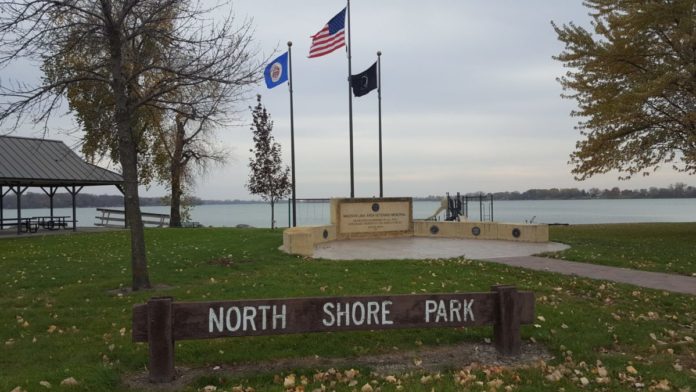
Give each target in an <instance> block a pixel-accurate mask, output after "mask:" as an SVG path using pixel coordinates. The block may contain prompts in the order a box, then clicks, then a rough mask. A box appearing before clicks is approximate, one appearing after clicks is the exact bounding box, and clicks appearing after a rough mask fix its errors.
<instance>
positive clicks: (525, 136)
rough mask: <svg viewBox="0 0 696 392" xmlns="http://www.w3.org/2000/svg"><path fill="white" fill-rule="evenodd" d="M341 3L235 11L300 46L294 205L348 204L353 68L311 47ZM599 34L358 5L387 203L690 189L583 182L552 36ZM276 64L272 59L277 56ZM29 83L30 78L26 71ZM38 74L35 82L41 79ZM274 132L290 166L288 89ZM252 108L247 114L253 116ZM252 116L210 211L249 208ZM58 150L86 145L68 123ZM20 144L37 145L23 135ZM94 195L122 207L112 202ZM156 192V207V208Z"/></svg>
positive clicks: (269, 47)
mask: <svg viewBox="0 0 696 392" xmlns="http://www.w3.org/2000/svg"><path fill="white" fill-rule="evenodd" d="M345 5H346V3H345V1H340V0H302V1H293V2H290V1H278V0H238V1H236V2H234V3H233V8H234V11H235V13H236V14H237V16H238V18H240V20H241V19H244V18H250V19H253V24H254V26H255V33H254V37H255V41H256V44H257V45H258V48H259V50H260V54H261V55H263V56H269V55H271V54H274V53H276V54H280V53H282V52H284V51H285V50H286V42H287V41H288V40H291V41H293V43H294V44H293V66H294V70H293V79H294V91H295V94H294V103H295V146H296V163H297V168H296V170H297V197H298V198H310V197H331V196H349V195H350V177H349V144H348V140H349V139H348V86H347V81H346V78H347V74H348V63H347V58H346V52H345V50H344V49H339V50H337V51H335V52H333V53H331V54H329V55H327V56H324V57H320V58H314V59H308V58H307V54H308V52H309V46H310V42H311V40H310V38H309V37H310V35H312V34H314V33H316V32H317V31H318V30H320V29H321V28H322V27H323V25H324V24H325V23H326V22H328V20H329V19H330V18H331V17H333V16H334V15H335V14H336V13H338V12H339V11H340V10H341V9H342V8H343V7H345ZM551 21H555V22H558V23H566V22H569V21H574V22H576V23H578V24H581V25H585V26H587V25H589V18H588V16H587V10H586V9H585V8H583V7H582V5H581V0H562V1H558V0H526V1H513V0H497V1H492V0H487V1H484V0H430V1H416V0H408V1H406V0H380V1H374V0H373V1H368V0H353V1H352V2H351V28H352V31H351V35H352V37H351V38H352V44H353V46H352V55H353V62H352V64H353V73H358V72H360V71H362V70H364V69H366V68H367V67H369V66H370V65H371V64H372V63H373V62H374V61H376V52H377V50H381V51H382V53H383V55H382V116H383V117H382V123H383V153H384V192H385V196H425V195H430V194H444V193H445V192H463V193H466V192H475V191H484V192H493V191H504V190H510V191H512V190H519V191H524V190H526V189H529V188H551V187H578V188H590V187H600V188H606V187H613V186H619V187H621V188H643V187H649V186H667V185H669V184H671V183H674V182H678V181H681V182H686V183H688V184H691V185H693V182H694V181H693V178H692V177H689V176H687V175H684V174H680V173H676V172H674V171H672V170H671V169H670V168H668V167H665V168H663V169H661V170H659V171H658V172H657V173H656V174H654V175H652V176H650V177H646V178H643V177H641V178H636V179H633V180H631V181H623V182H619V181H618V180H617V174H616V173H614V174H607V175H603V176H597V177H596V178H593V179H591V180H588V181H584V182H577V181H574V180H573V176H572V175H571V174H570V170H571V167H570V166H569V165H568V164H567V161H568V156H569V154H570V153H571V152H572V151H573V149H574V146H575V142H576V141H577V140H578V138H579V137H580V136H579V132H578V131H576V130H575V129H574V128H573V127H574V125H575V122H576V119H573V118H571V117H570V115H569V113H570V111H571V110H572V109H573V108H574V106H575V103H574V102H573V101H569V100H564V99H561V98H560V93H561V87H560V85H559V84H558V82H556V80H555V79H556V78H557V77H558V76H560V75H562V74H563V73H564V69H563V67H562V65H561V64H560V63H558V62H557V61H554V60H553V59H552V58H551V57H552V56H553V55H555V54H558V53H559V52H560V51H561V50H562V45H561V44H560V43H559V42H558V41H557V39H556V36H555V33H554V31H553V29H552V27H551V24H550V22H551ZM274 51H275V52H274ZM20 70H21V71H20ZM32 72H33V71H31V70H30V69H27V67H12V68H10V69H7V70H5V71H4V72H3V73H6V75H5V76H3V77H2V78H3V80H7V79H8V78H13V77H14V78H20V79H21V78H27V77H30V76H31V75H32ZM34 72H38V71H34ZM256 93H260V94H262V96H263V102H264V103H265V105H266V107H267V109H268V110H269V112H270V113H271V115H272V118H273V120H274V122H275V128H274V134H275V137H276V140H277V141H278V142H280V143H281V145H282V149H283V155H284V157H285V162H286V163H287V164H289V163H290V121H289V93H288V89H287V86H286V85H282V86H278V87H276V88H274V89H272V90H267V89H266V88H265V86H258V88H256V89H254V90H253V91H251V93H250V98H251V99H253V94H256ZM251 104H253V101H252V100H250V101H249V105H251ZM240 109H244V110H243V113H244V116H243V118H242V119H241V121H240V123H239V126H236V127H230V128H227V129H220V130H219V132H218V138H219V141H220V142H221V143H222V144H224V145H225V146H227V147H228V148H229V149H230V150H231V151H232V154H233V156H232V157H231V159H230V162H229V163H228V164H227V165H225V166H223V167H218V168H214V169H212V170H211V171H210V172H209V173H208V174H207V175H206V176H204V177H201V178H199V179H198V183H197V186H196V190H195V194H196V195H197V196H199V197H202V198H209V199H249V198H255V197H252V196H250V195H249V194H248V192H247V191H246V189H245V187H244V184H245V183H246V180H247V177H248V175H249V169H248V160H249V155H250V153H249V149H250V148H251V146H252V135H251V131H250V130H249V122H250V117H251V116H250V114H249V111H248V110H246V108H245V107H242V108H240ZM353 118H354V148H355V155H354V157H355V192H356V196H359V197H369V196H374V195H378V194H379V171H378V136H377V135H378V133H377V132H378V117H377V94H376V91H374V92H372V93H370V94H368V95H366V96H364V97H361V98H354V99H353ZM54 124H55V126H54V127H52V128H53V131H52V132H51V134H50V135H48V136H49V137H50V138H52V139H61V140H65V141H66V143H68V145H71V146H73V145H76V144H77V143H78V141H79V140H78V139H79V135H67V134H66V132H65V131H64V129H66V128H68V126H67V125H65V124H66V120H56V121H55V123H54ZM15 134H16V135H20V136H37V133H36V132H35V131H32V130H30V129H28V128H23V129H22V130H20V131H19V132H17V133H15ZM87 192H99V193H101V192H103V193H116V192H117V191H116V190H115V189H110V188H105V189H103V190H102V189H99V190H96V189H95V190H88V191H87ZM164 192H165V191H164V189H163V188H162V187H159V186H152V187H151V188H149V189H147V190H145V189H144V190H143V193H144V194H145V195H150V196H156V195H157V196H159V195H162V194H164Z"/></svg>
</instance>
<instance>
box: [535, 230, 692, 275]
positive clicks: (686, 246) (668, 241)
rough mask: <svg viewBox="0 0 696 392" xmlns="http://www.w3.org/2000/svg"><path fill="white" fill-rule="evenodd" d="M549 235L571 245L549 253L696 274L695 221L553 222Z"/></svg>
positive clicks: (627, 265)
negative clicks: (565, 248) (594, 223)
mask: <svg viewBox="0 0 696 392" xmlns="http://www.w3.org/2000/svg"><path fill="white" fill-rule="evenodd" d="M550 236H551V241H556V242H563V243H565V244H568V245H570V246H571V248H570V249H568V250H565V251H563V252H557V253H552V254H548V256H550V257H554V258H559V259H565V260H574V261H583V262H587V263H594V264H604V265H611V266H616V267H626V268H634V269H639V270H645V271H657V272H669V273H675V274H681V275H688V276H696V223H632V224H613V225H575V226H552V227H551V230H550Z"/></svg>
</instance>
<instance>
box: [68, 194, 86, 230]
mask: <svg viewBox="0 0 696 392" xmlns="http://www.w3.org/2000/svg"><path fill="white" fill-rule="evenodd" d="M82 188H84V187H79V188H78V187H76V186H75V185H73V186H72V187H70V188H69V187H67V186H66V187H65V190H67V191H68V193H70V196H71V197H72V230H73V231H77V208H76V205H75V197H76V196H77V194H78V193H80V191H81V190H82Z"/></svg>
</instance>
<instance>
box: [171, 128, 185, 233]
mask: <svg viewBox="0 0 696 392" xmlns="http://www.w3.org/2000/svg"><path fill="white" fill-rule="evenodd" d="M185 135H186V134H185V129H184V123H183V122H182V121H181V120H180V119H178V118H177V120H176V135H175V136H174V152H173V153H172V159H171V163H170V174H171V177H172V178H171V187H172V200H171V205H170V211H169V227H181V195H182V193H183V191H182V190H181V175H182V170H183V164H182V162H183V159H184V156H183V155H184V136H185Z"/></svg>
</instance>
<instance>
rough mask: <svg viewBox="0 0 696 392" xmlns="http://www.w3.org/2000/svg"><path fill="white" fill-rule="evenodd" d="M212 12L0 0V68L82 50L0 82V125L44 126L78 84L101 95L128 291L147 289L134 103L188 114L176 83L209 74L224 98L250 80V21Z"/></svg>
mask: <svg viewBox="0 0 696 392" xmlns="http://www.w3.org/2000/svg"><path fill="white" fill-rule="evenodd" d="M219 10H220V9H219V8H215V9H210V8H206V7H204V6H203V5H202V4H201V3H200V2H198V1H195V0H192V1H187V0H6V1H4V0H0V67H4V66H7V65H9V64H11V63H18V62H20V61H22V60H25V61H31V62H37V61H38V62H42V63H43V62H46V61H47V60H48V59H54V58H57V59H71V58H72V56H74V54H75V53H78V54H80V56H82V58H81V59H80V61H75V62H72V65H71V63H70V62H66V64H67V65H66V66H65V67H63V68H61V69H60V72H56V73H55V74H53V75H51V78H44V79H43V80H42V81H41V83H38V84H37V85H29V84H23V83H13V84H11V85H8V84H5V85H3V86H0V126H2V127H3V129H7V130H10V131H12V130H14V129H17V128H18V127H19V126H20V125H22V123H23V122H24V121H30V122H32V123H34V124H42V125H43V127H44V130H45V131H47V129H48V121H49V119H50V118H51V117H52V115H53V114H54V112H55V111H56V110H57V109H59V108H60V107H61V99H62V98H63V97H64V96H65V95H66V94H68V92H69V89H70V88H71V87H74V86H76V85H78V84H79V83H93V84H94V85H95V86H98V87H99V88H101V89H103V90H104V91H108V92H109V93H110V95H109V97H110V104H111V105H113V106H112V110H113V118H112V123H113V125H114V128H115V130H114V133H113V135H115V139H116V140H117V148H118V159H119V161H120V163H121V168H122V173H123V178H124V197H125V205H126V216H127V219H128V221H129V223H130V228H131V230H130V232H131V266H132V275H133V281H132V287H133V289H134V290H139V289H143V288H149V287H150V279H149V274H148V269H147V258H146V253H145V242H144V230H143V225H142V219H141V216H140V204H139V197H138V162H137V151H138V142H139V141H140V138H139V135H138V132H139V130H137V127H136V126H137V122H138V121H137V120H138V119H139V117H138V113H139V111H140V110H143V109H145V108H148V109H153V110H154V109H157V110H162V111H172V112H176V113H181V114H182V115H184V116H189V117H191V116H192V114H193V106H192V105H191V102H186V101H184V100H183V99H184V98H183V97H185V95H184V94H177V92H178V91H180V90H181V89H183V88H190V87H195V86H200V85H203V84H206V83H210V82H215V83H219V84H220V85H223V86H237V87H238V89H236V90H235V92H237V94H235V95H232V96H230V97H225V98H224V99H223V100H224V101H226V103H230V104H231V103H234V102H235V100H236V99H239V97H240V95H241V94H242V92H241V91H243V90H244V88H245V87H246V86H249V85H250V84H255V83H256V82H258V81H259V78H260V69H261V64H262V62H257V61H255V56H256V53H255V50H254V49H253V48H252V46H251V45H252V42H251V36H252V32H251V25H250V23H249V22H248V21H244V22H242V23H240V24H239V27H235V25H236V24H235V19H234V17H233V15H232V14H229V15H228V16H227V17H226V18H223V19H222V20H220V21H219V22H216V21H215V20H214V19H212V16H211V12H212V11H216V12H217V13H219ZM153 48H154V49H153ZM208 91H210V94H208V95H206V94H200V95H199V98H200V99H201V100H202V101H204V102H213V101H215V100H217V99H219V96H218V95H217V94H215V91H216V90H212V91H211V90H208Z"/></svg>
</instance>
